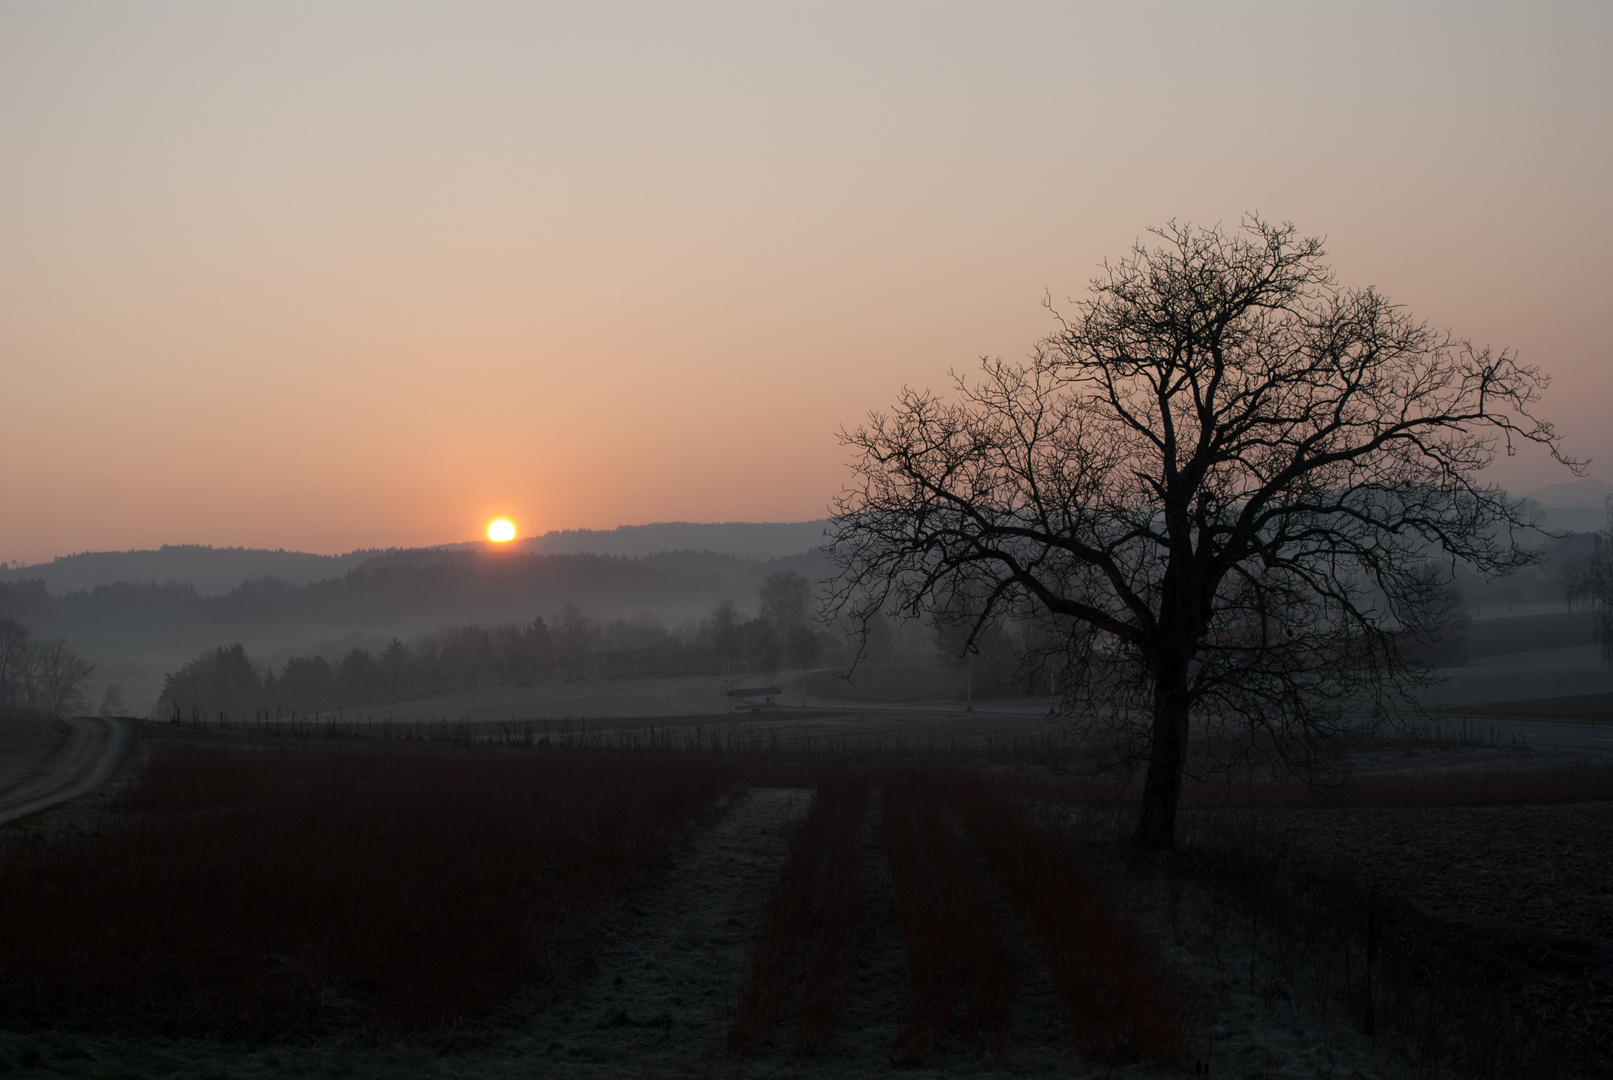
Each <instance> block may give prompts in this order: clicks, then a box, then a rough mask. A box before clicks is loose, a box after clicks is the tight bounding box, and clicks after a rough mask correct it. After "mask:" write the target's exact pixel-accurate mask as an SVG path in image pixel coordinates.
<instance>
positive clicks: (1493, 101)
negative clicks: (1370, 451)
mask: <svg viewBox="0 0 1613 1080" xmlns="http://www.w3.org/2000/svg"><path fill="white" fill-rule="evenodd" d="M1610 51H1613V6H1610V5H1606V4H1589V3H1587V4H1550V3H1532V4H1527V5H1525V4H1514V5H1492V4H1482V3H1450V4H1418V3H1393V4H1389V3H1385V4H1369V3H1353V4H1334V5H1321V4H1293V3H1271V4H1231V3H1228V4H1147V3H1138V4H1113V3H1105V4H1081V3H1059V4H1014V3H1008V2H1003V0H997V2H992V3H981V4H945V3H914V4H897V3H878V2H869V0H861V2H857V3H847V4H838V3H831V2H824V0H815V2H813V3H809V4H807V3H803V4H799V5H789V4H782V3H777V4H773V3H769V4H756V3H735V4H693V3H690V4H665V3H649V2H646V3H633V4H614V5H613V4H608V3H600V2H590V3H586V4H577V5H560V4H540V3H531V2H523V3H508V4H499V3H475V2H468V3H453V4H447V3H442V4H417V3H407V2H402V0H387V2H384V3H382V2H377V3H340V2H333V0H320V2H318V3H296V2H290V0H276V2H274V3H268V2H264V3H252V4H246V3H243V4H228V5H222V4H213V3H194V4H168V3H155V2H143V3H139V4H128V3H122V2H118V3H90V2H86V3H75V4H60V3H56V2H53V0H41V2H14V0H0V431H3V432H4V433H5V442H6V446H7V449H6V452H5V464H4V466H3V468H0V561H4V560H12V561H16V560H21V561H23V562H34V561H40V560H43V559H48V558H50V557H52V556H55V555H60V554H66V553H69V552H73V551H84V550H105V549H123V548H139V547H153V546H157V545H160V544H163V543H206V544H214V545H243V546H252V547H269V548H278V547H285V548H292V549H301V550H306V551H316V552H327V553H329V552H338V551H345V550H350V549H354V548H360V547H386V546H408V545H416V544H431V543H441V542H449V541H457V540H464V539H470V538H472V537H474V536H475V535H477V534H478V533H479V532H480V530H481V529H482V528H483V527H484V526H485V524H486V522H487V521H488V520H490V519H491V518H493V517H495V516H503V517H508V518H510V519H511V520H513V521H514V522H516V523H517V525H518V526H519V527H520V529H521V530H522V532H523V534H531V533H539V532H544V531H547V530H549V529H561V528H610V527H613V526H616V525H622V524H637V523H644V522H652V521H666V520H689V521H746V520H748V521H766V520H773V521H778V520H804V519H810V518H816V517H821V516H824V515H825V514H826V512H827V509H828V505H829V502H830V500H831V499H832V497H833V496H834V495H835V493H836V492H837V491H838V490H839V489H840V487H841V486H842V484H844V483H845V482H846V481H847V479H848V475H849V474H848V472H847V469H846V462H847V452H846V451H845V449H844V448H843V447H842V446H840V444H839V442H838V440H837V438H836V433H837V431H839V430H840V429H841V428H843V427H848V426H854V425H855V424H856V423H858V422H859V421H860V420H861V419H862V418H863V417H864V416H865V415H866V413H867V412H868V411H869V410H870V409H878V408H882V407H885V406H888V405H889V404H890V403H891V402H892V401H894V399H895V398H896V396H897V394H898V393H899V392H900V390H901V388H902V387H903V386H915V387H936V388H940V387H942V386H944V385H945V384H946V381H947V377H948V372H949V371H950V370H953V369H962V368H967V367H969V366H970V365H972V364H974V363H975V362H977V360H978V358H979V357H981V356H985V355H991V356H1003V357H1007V358H1015V357H1021V356H1023V355H1024V354H1025V353H1026V352H1027V351H1028V350H1029V349H1030V347H1031V346H1032V345H1033V344H1034V343H1035V341H1036V340H1037V339H1038V338H1040V337H1042V336H1043V335H1045V334H1047V333H1048V332H1050V331H1051V330H1052V329H1053V326H1052V323H1051V321H1050V318H1049V315H1048V313H1047V311H1046V310H1044V308H1043V307H1042V300H1043V297H1044V296H1047V295H1051V296H1052V297H1053V298H1054V299H1055V300H1056V301H1058V302H1060V303H1061V304H1062V303H1067V301H1068V300H1069V298H1072V297H1079V296H1080V295H1081V294H1082V293H1083V292H1084V290H1085V288H1086V285H1087V283H1088V282H1089V281H1090V279H1091V278H1092V277H1093V276H1094V274H1095V273H1096V272H1097V270H1098V268H1099V264H1100V263H1101V262H1102V260H1103V259H1104V258H1106V257H1109V258H1113V257H1117V256H1122V255H1124V254H1125V253H1126V251H1127V250H1128V249H1129V247H1130V246H1131V245H1132V243H1133V242H1135V241H1136V240H1137V239H1138V238H1139V237H1140V236H1142V235H1143V234H1144V231H1145V230H1146V229H1147V227H1149V226H1151V225H1157V224H1160V223H1163V222H1166V221H1168V220H1171V219H1179V220H1184V221H1191V222H1194V223H1200V224H1213V223H1216V222H1222V223H1226V224H1234V223H1236V222H1237V221H1239V220H1240V219H1241V217H1242V216H1243V215H1244V213H1246V212H1248V211H1257V212H1259V213H1261V214H1262V215H1264V216H1266V217H1268V218H1272V219H1277V220H1290V221H1292V222H1294V223H1295V224H1296V225H1297V226H1298V227H1299V228H1300V230H1301V231H1302V232H1304V233H1307V234H1320V235H1324V236H1326V237H1327V246H1328V251H1329V253H1330V261H1331V263H1332V265H1333V266H1334V268H1335V269H1336V271H1337V273H1338V276H1339V278H1340V279H1341V281H1342V282H1343V283H1345V284H1347V285H1353V286H1366V285H1372V286H1375V287H1377V288H1379V289H1381V290H1383V291H1384V292H1385V293H1387V294H1388V295H1389V296H1390V297H1392V298H1393V299H1395V300H1396V301H1398V302H1401V303H1403V304H1405V305H1406V306H1407V307H1408V308H1410V309H1411V310H1412V311H1413V312H1414V313H1416V314H1417V315H1418V316H1420V317H1422V318H1425V319H1427V320H1428V321H1429V322H1431V323H1433V324H1434V325H1436V326H1439V327H1445V328H1449V329H1450V330H1452V331H1453V332H1454V333H1456V334H1458V335H1460V336H1463V337H1468V338H1471V339H1473V340H1475V341H1476V342H1480V343H1490V344H1493V345H1496V346H1503V345H1505V346H1510V347H1512V348H1514V349H1516V350H1517V351H1518V352H1519V354H1520V355H1521V356H1522V357H1523V359H1524V360H1525V361H1527V362H1532V363H1535V364H1538V365H1540V366H1541V367H1542V368H1544V369H1545V370H1546V371H1548V372H1549V373H1551V374H1552V375H1553V376H1554V378H1555V382H1554V383H1553V386H1552V388H1551V390H1550V393H1549V396H1548V398H1547V401H1546V406H1545V410H1544V411H1545V413H1546V414H1547V415H1548V416H1549V417H1550V418H1552V419H1553V420H1555V421H1556V422H1557V423H1558V425H1559V427H1560V428H1561V430H1562V431H1563V432H1564V433H1565V435H1566V437H1567V441H1566V446H1567V449H1568V450H1569V451H1570V452H1571V453H1574V454H1576V455H1578V456H1581V457H1588V458H1593V459H1595V460H1594V461H1593V463H1592V465H1591V475H1593V476H1600V477H1602V478H1604V479H1613V467H1610V465H1609V463H1610V462H1613V424H1609V423H1607V421H1606V415H1607V413H1608V405H1609V403H1610V400H1613V355H1610V348H1609V343H1610V335H1609V331H1608V329H1607V326H1606V322H1605V320H1604V315H1605V313H1606V312H1607V310H1608V304H1609V300H1608V298H1609V296H1610V295H1613V200H1610V199H1609V197H1608V191H1609V181H1608V177H1609V175H1610V172H1613V170H1610V165H1613V64H1610V63H1609V62H1608V56H1609V55H1610ZM1495 476H1496V478H1497V479H1498V480H1499V481H1500V482H1502V483H1504V484H1506V485H1507V486H1509V487H1510V488H1512V489H1514V490H1523V489H1527V488H1530V487H1534V486H1539V485H1542V484H1548V483H1554V482H1559V481H1562V480H1567V479H1572V478H1571V477H1570V476H1568V475H1567V474H1566V472H1565V471H1564V470H1562V469H1561V468H1560V467H1557V466H1554V465H1552V463H1550V462H1549V461H1547V460H1544V459H1543V458H1542V457H1541V456H1540V455H1538V454H1524V455H1520V456H1519V457H1517V458H1513V459H1508V460H1504V461H1502V462H1500V463H1499V464H1498V467H1497V470H1496V473H1495Z"/></svg>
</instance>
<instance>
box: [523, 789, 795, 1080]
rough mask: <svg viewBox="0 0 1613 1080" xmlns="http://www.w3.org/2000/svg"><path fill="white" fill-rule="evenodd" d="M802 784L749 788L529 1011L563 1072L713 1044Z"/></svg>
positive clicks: (664, 1060) (690, 1053) (698, 1056)
mask: <svg viewBox="0 0 1613 1080" xmlns="http://www.w3.org/2000/svg"><path fill="white" fill-rule="evenodd" d="M811 801H812V792H811V790H809V789H799V788H755V789H752V790H751V792H750V793H749V795H748V797H746V798H745V799H743V800H742V801H740V802H739V804H738V805H736V806H735V807H733V808H732V809H731V810H730V811H729V812H728V813H727V814H726V815H725V816H724V817H723V818H722V819H721V820H720V821H719V822H718V823H717V824H716V825H715V826H713V827H712V828H709V829H703V830H700V831H699V832H697V833H696V834H695V835H694V836H692V837H691V838H690V840H689V841H688V847H687V849H686V850H684V851H682V852H680V853H679V858H678V859H677V865H676V866H675V868H674V869H673V870H672V872H671V875H670V878H669V880H667V881H666V882H664V883H663V884H662V885H661V886H660V887H658V888H656V889H654V890H652V891H650V892H649V893H648V894H647V895H645V896H643V897H641V898H640V900H639V905H640V906H638V907H637V908H636V909H635V910H634V911H633V912H632V913H631V914H632V916H633V917H632V921H631V923H630V924H629V925H628V926H627V927H626V928H625V930H624V932H622V933H621V935H620V936H619V937H616V938H615V939H614V940H611V941H609V942H607V943H605V944H604V945H603V947H602V948H601V950H600V952H599V954H598V955H597V958H596V965H595V969H594V974H593V975H592V976H591V977H590V978H589V980H588V981H587V982H586V983H585V984H584V985H583V986H581V987H580V988H578V989H577V990H576V991H574V992H571V993H568V994H566V995H565V996H564V997H563V998H562V999H561V1001H560V1002H558V1003H557V1005H556V1006H555V1007H554V1008H551V1009H548V1010H546V1011H545V1012H544V1013H542V1014H541V1015H540V1016H539V1017H538V1018H537V1019H536V1021H535V1022H534V1025H533V1028H532V1033H533V1034H534V1035H535V1036H537V1038H538V1039H539V1042H540V1045H541V1047H542V1052H543V1053H544V1054H545V1055H546V1056H547V1057H548V1058H549V1060H551V1061H553V1062H554V1063H555V1064H556V1065H559V1064H560V1063H562V1062H563V1063H565V1069H564V1071H565V1072H567V1073H568V1074H571V1075H599V1076H620V1075H624V1074H623V1069H624V1067H625V1066H626V1065H628V1064H632V1066H633V1067H634V1069H635V1071H639V1070H642V1072H641V1075H642V1074H644V1073H656V1072H663V1071H664V1072H668V1073H677V1072H681V1071H683V1070H684V1069H687V1068H689V1067H693V1066H695V1065H696V1064H698V1063H701V1062H705V1061H707V1060H708V1059H710V1058H712V1057H714V1056H720V1055H721V1047H722V1045H723V1037H724V1033H725V1032H726V1031H727V1026H728V1012H729V1010H730V1009H731V1008H732V1006H733V1002H734V987H735V986H736V985H737V983H738V982H739V978H740V974H741V971H742V970H743V968H744V965H745V960H746V953H745V950H746V945H747V944H748V943H749V941H750V938H751V935H752V933H753V932H754V930H755V926H756V921H757V918H758V917H759V915H760V913H761V910H762V903H763V902H764V901H765V899H766V897H767V892H768V889H769V888H770V887H771V885H772V883H773V879H774V877H775V876H776V875H777V874H778V870H779V866H780V865H781V864H782V862H783V860H784V858H785V855H786V840H785V833H786V831H787V830H788V828H789V827H790V826H791V825H793V824H794V822H795V821H796V820H797V819H798V818H799V817H800V816H801V815H802V814H804V813H805V812H806V809H807V807H808V806H809V805H810V803H811Z"/></svg>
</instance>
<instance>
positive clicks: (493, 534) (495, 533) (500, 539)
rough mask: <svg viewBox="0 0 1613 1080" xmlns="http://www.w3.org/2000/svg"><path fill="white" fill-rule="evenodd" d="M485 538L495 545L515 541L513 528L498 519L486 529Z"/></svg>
mask: <svg viewBox="0 0 1613 1080" xmlns="http://www.w3.org/2000/svg"><path fill="white" fill-rule="evenodd" d="M487 538H488V539H489V540H491V541H493V543H495V544H505V543H508V542H509V541H511V540H514V539H515V526H514V525H512V524H510V523H509V522H508V521H505V520H504V519H503V518H499V519H498V520H497V521H495V522H493V524H491V525H489V526H488V527H487Z"/></svg>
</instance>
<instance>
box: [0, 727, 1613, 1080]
mask: <svg viewBox="0 0 1613 1080" xmlns="http://www.w3.org/2000/svg"><path fill="white" fill-rule="evenodd" d="M992 723H997V724H1001V723H1002V718H997V719H996V720H995V721H993V720H991V719H988V718H981V717H979V716H975V715H966V714H948V715H934V716H928V717H926V716H923V715H922V714H912V715H907V716H902V715H895V714H891V713H880V714H878V715H874V714H870V715H867V716H861V717H859V716H856V715H854V714H834V715H830V714H822V715H811V714H803V715H799V716H793V717H792V716H789V715H788V714H780V715H776V716H772V715H770V716H763V717H759V718H757V717H750V716H748V715H743V716H734V717H730V718H727V721H726V727H727V728H729V729H731V734H732V735H733V738H731V739H728V740H727V741H721V740H718V739H717V738H715V737H714V736H712V735H711V733H710V732H709V731H708V732H707V737H706V739H705V741H704V742H697V743H691V742H688V741H687V740H686V739H679V738H672V737H669V736H668V734H667V733H666V732H665V731H664V730H662V729H661V727H660V726H658V725H655V724H652V723H651V722H649V721H646V720H639V721H632V720H629V719H623V720H619V721H616V722H615V723H614V724H612V725H606V724H604V723H600V724H597V725H594V726H592V727H591V728H585V727H583V726H580V725H579V726H576V727H571V728H565V729H562V728H561V727H557V726H553V725H551V726H549V727H548V728H544V727H543V726H541V725H526V726H522V725H511V724H507V723H506V724H496V723H492V722H488V723H483V724H479V725H474V724H459V725H453V724H441V725H438V726H436V727H432V726H429V725H418V726H406V725H401V724H400V725H397V726H396V727H395V728H392V729H377V728H374V727H370V728H363V727H361V726H357V725H350V726H348V727H346V728H340V727H335V726H329V725H327V726H323V727H321V726H318V725H308V726H306V727H301V728H291V729H288V730H282V731H279V732H278V733H276V734H267V733H266V732H265V731H264V730H262V729H253V728H252V727H251V726H250V725H236V726H233V727H224V728H220V727H218V726H217V725H214V726H211V727H206V728H203V727H201V726H198V725H190V726H187V725H184V724H171V723H160V724H147V725H145V726H144V727H143V730H142V743H141V745H142V747H143V754H144V756H143V757H142V758H141V760H140V763H139V768H138V769H132V770H131V772H130V775H129V777H128V779H127V780H126V782H124V783H123V784H121V786H117V787H115V788H113V789H111V790H109V791H107V792H106V793H105V794H104V795H103V796H101V798H100V802H99V804H97V805H96V806H95V807H93V808H89V807H86V806H79V807H77V808H76V809H75V810H74V811H73V813H72V815H71V816H68V815H63V816H62V817H61V818H60V820H59V821H58V822H57V824H54V825H53V824H52V818H51V815H49V814H47V815H43V816H42V817H41V818H40V819H36V820H34V821H32V822H29V823H25V824H24V825H22V826H19V827H11V828H7V829H5V830H0V926H3V927H4V928H5V931H4V935H3V937H0V1069H5V1070H8V1071H9V1072H10V1073H11V1074H14V1075H21V1076H28V1075H60V1076H83V1077H96V1076H113V1075H118V1076H167V1075H178V1076H202V1075H221V1074H222V1072H223V1071H225V1070H227V1071H228V1073H229V1075H232V1076H309V1075H313V1076H324V1075H331V1076H339V1075H389V1076H390V1075H418V1076H469V1075H477V1076H482V1075H487V1076H503V1075H511V1076H514V1075H527V1076H530V1075H556V1076H560V1075H566V1076H571V1075H585V1076H614V1075H624V1074H627V1073H633V1074H635V1075H651V1076H661V1075H665V1076H687V1075H711V1076H745V1075H757V1074H765V1075H780V1076H831V1075H832V1076H872V1075H876V1074H877V1075H887V1074H889V1073H890V1072H891V1071H892V1070H899V1071H901V1072H902V1073H903V1074H905V1075H935V1076H963V1075H968V1076H975V1075H979V1076H999V1075H1026V1074H1031V1073H1046V1072H1049V1071H1051V1072H1056V1073H1059V1074H1062V1075H1106V1074H1108V1073H1109V1072H1111V1071H1113V1070H1126V1071H1138V1070H1140V1071H1141V1072H1142V1073H1144V1074H1150V1075H1152V1074H1158V1075H1183V1074H1193V1075H1202V1074H1203V1071H1204V1070H1209V1073H1210V1075H1227V1076H1255V1075H1261V1076H1295V1077H1298V1076H1313V1075H1317V1074H1318V1073H1323V1074H1325V1073H1327V1072H1329V1071H1330V1070H1331V1071H1333V1072H1334V1074H1336V1075H1351V1074H1353V1073H1361V1074H1363V1075H1365V1074H1368V1073H1372V1074H1376V1075H1381V1076H1418V1075H1421V1076H1440V1075H1452V1076H1466V1075H1493V1076H1506V1077H1513V1076H1516V1077H1533V1076H1546V1075H1553V1076H1575V1075H1583V1076H1594V1075H1599V1074H1601V1072H1600V1071H1601V1070H1602V1069H1604V1068H1605V1066H1606V1065H1607V1061H1606V1059H1605V1049H1603V1048H1602V1047H1601V1044H1600V1040H1598V1039H1597V1038H1596V1037H1595V1035H1594V1032H1595V1031H1596V1030H1599V1028H1598V1025H1599V1024H1601V1023H1602V1022H1604V1021H1613V1014H1610V1010H1609V1006H1608V1004H1607V1002H1606V1001H1605V1000H1604V999H1603V998H1602V997H1598V996H1597V994H1598V992H1597V991H1596V990H1595V987H1598V986H1602V985H1604V984H1605V982H1606V980H1607V979H1608V978H1609V977H1613V965H1610V964H1609V962H1608V958H1609V956H1610V955H1613V951H1610V946H1613V942H1609V941H1608V940H1607V932H1606V929H1605V927H1606V926H1607V925H1608V921H1607V918H1606V916H1607V915H1608V912H1607V911H1606V910H1605V909H1606V906H1607V903H1608V901H1607V898H1606V897H1605V895H1603V892H1602V890H1601V887H1600V886H1599V885H1598V882H1601V881H1605V880H1606V879H1607V878H1606V874H1607V873H1608V872H1609V871H1610V870H1613V867H1609V866H1608V865H1607V861H1608V857H1609V856H1608V852H1609V851H1613V815H1610V814H1609V813H1608V807H1609V806H1610V805H1613V768H1609V767H1607V765H1606V764H1604V763H1601V762H1599V761H1597V760H1594V759H1582V758H1569V757H1560V758H1559V757H1552V756H1549V755H1542V754H1537V753H1532V752H1528V751H1524V750H1518V749H1515V748H1512V747H1510V746H1504V745H1492V744H1483V745H1481V744H1479V743H1477V742H1466V743H1464V742H1462V741H1460V740H1456V741H1449V740H1448V741H1447V742H1446V743H1444V744H1433V743H1428V742H1408V741H1404V740H1400V741H1383V740H1379V741H1376V742H1373V743H1371V744H1363V746H1361V747H1360V748H1359V751H1358V762H1357V764H1358V769H1357V776H1356V779H1355V780H1354V781H1353V782H1351V783H1349V784H1346V785H1342V786H1338V787H1335V788H1332V789H1329V790H1327V791H1325V792H1321V793H1320V794H1318V793H1313V792H1311V791H1310V790H1308V789H1305V788H1303V787H1302V786H1299V785H1295V784H1293V783H1287V782H1279V781H1275V780H1256V779H1249V780H1247V781H1246V782H1243V783H1240V784H1236V785H1227V784H1224V783H1222V784H1208V783H1206V784H1199V785H1190V787H1189V790H1188V792H1187V800H1188V802H1187V808H1186V809H1185V810H1184V818H1183V833H1184V841H1183V843H1182V845H1181V847H1180V849H1179V851H1178V852H1177V853H1175V854H1174V855H1171V856H1167V857H1143V856H1140V855H1138V854H1136V853H1135V852H1134V851H1133V849H1132V848H1131V847H1130V845H1129V844H1128V843H1127V842H1126V832H1127V828H1128V825H1129V815H1130V799H1131V798H1132V797H1133V794H1134V793H1133V792H1132V791H1131V790H1130V789H1129V788H1127V787H1126V786H1125V785H1117V784H1116V783H1114V782H1113V781H1110V780H1093V779H1088V778H1083V777H1081V776H1079V775H1076V774H1074V773H1071V772H1069V771H1062V772H1061V771H1057V770H1051V769H1049V768H1047V767H1046V765H1045V764H1043V765H1040V766H1037V765H1035V764H1034V763H1030V762H1029V759H1030V758H1031V757H1032V756H1033V755H1034V752H1035V750H1036V746H1035V744H1034V743H1033V742H1032V741H1031V740H1030V738H1029V735H1028V734H1027V736H1026V739H1025V740H1024V741H1022V742H1021V743H1020V744H1017V746H1010V745H1009V744H1007V743H1002V742H999V743H996V744H992V743H990V742H987V741H982V738H981V737H982V736H983V735H984V733H985V731H986V730H987V729H988V728H989V727H990V725H991V724H992ZM1026 723H1027V724H1028V723H1029V721H1026ZM756 724H764V725H772V727H773V732H774V737H772V738H766V737H759V735H758V732H756V731H754V730H751V729H752V726H753V725H756ZM792 725H793V726H792ZM971 725H974V726H971ZM717 726H723V725H717ZM876 726H878V727H876ZM892 728H895V729H896V730H895V731H894V732H893V731H892V730H891V729H892ZM1030 730H1031V729H1029V728H1028V727H1027V732H1028V731H1030ZM684 734H685V735H686V734H687V733H686V732H685V733H684ZM1010 751H1012V752H1010ZM1066 764H1068V762H1066ZM1386 837H1387V838H1391V839H1387V840H1386V839H1385V838H1386ZM1408 853H1410V854H1408ZM1446 867H1459V868H1460V870H1459V872H1455V871H1453V872H1450V873H1445V872H1442V870H1441V868H1446ZM1514 886H1515V887H1516V888H1515V890H1514V889H1513V887H1514ZM1513 891H1515V892H1516V894H1517V895H1516V897H1513V899H1511V900H1508V899H1507V898H1508V897H1509V896H1512V892H1513ZM1518 897H1522V898H1523V899H1521V900H1520V899H1518ZM1576 994H1577V996H1576Z"/></svg>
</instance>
